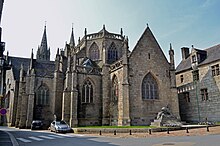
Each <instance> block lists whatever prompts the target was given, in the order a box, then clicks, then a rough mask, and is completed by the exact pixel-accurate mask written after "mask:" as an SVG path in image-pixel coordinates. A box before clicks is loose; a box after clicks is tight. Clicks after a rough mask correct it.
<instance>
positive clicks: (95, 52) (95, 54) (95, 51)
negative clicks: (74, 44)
mask: <svg viewBox="0 0 220 146" xmlns="http://www.w3.org/2000/svg"><path fill="white" fill-rule="evenodd" d="M89 54H90V59H92V60H99V58H100V57H99V47H98V46H97V44H96V43H93V44H92V45H91V47H90V49H89Z"/></svg>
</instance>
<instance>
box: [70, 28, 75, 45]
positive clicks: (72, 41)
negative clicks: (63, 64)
mask: <svg viewBox="0 0 220 146" xmlns="http://www.w3.org/2000/svg"><path fill="white" fill-rule="evenodd" d="M70 47H75V39H74V33H73V26H72V32H71V36H70Z"/></svg>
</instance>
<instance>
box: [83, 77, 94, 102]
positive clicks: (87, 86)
mask: <svg viewBox="0 0 220 146" xmlns="http://www.w3.org/2000/svg"><path fill="white" fill-rule="evenodd" d="M92 102H93V86H92V83H91V82H90V81H89V80H87V81H85V82H84V84H83V88H82V103H92Z"/></svg>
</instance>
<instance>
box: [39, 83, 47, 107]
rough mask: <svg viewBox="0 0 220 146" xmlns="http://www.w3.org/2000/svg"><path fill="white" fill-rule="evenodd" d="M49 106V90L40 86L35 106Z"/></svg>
mask: <svg viewBox="0 0 220 146" xmlns="http://www.w3.org/2000/svg"><path fill="white" fill-rule="evenodd" d="M48 104H49V90H48V88H47V87H46V86H44V85H43V86H41V87H40V88H39V89H38V90H37V97H36V105H48Z"/></svg>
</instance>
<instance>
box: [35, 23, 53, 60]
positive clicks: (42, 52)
mask: <svg viewBox="0 0 220 146" xmlns="http://www.w3.org/2000/svg"><path fill="white" fill-rule="evenodd" d="M37 59H38V60H44V61H49V60H50V48H48V47H47V34H46V25H45V26H44V33H43V37H42V41H41V45H40V46H39V47H38V50H37Z"/></svg>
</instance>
